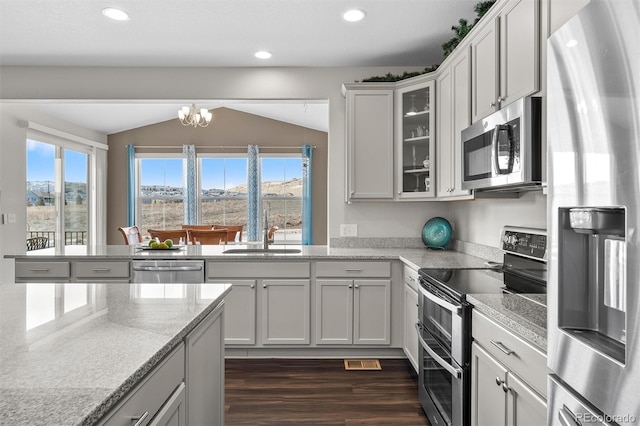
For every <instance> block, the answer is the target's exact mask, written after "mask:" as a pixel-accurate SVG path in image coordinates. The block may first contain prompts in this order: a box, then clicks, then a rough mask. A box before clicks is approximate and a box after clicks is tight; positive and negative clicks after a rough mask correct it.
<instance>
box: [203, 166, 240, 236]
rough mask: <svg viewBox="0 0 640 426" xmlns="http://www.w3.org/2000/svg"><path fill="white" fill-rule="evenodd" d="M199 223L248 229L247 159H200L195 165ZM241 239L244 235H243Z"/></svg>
mask: <svg viewBox="0 0 640 426" xmlns="http://www.w3.org/2000/svg"><path fill="white" fill-rule="evenodd" d="M198 167H199V171H200V173H199V179H198V181H199V186H200V191H199V194H200V202H199V203H198V205H199V207H200V211H199V213H198V217H199V222H200V223H202V224H211V225H242V226H245V227H246V225H247V159H246V157H242V158H240V157H219V156H218V157H209V156H207V157H201V158H200V159H199V161H198ZM242 235H243V236H246V233H244V232H243V234H242Z"/></svg>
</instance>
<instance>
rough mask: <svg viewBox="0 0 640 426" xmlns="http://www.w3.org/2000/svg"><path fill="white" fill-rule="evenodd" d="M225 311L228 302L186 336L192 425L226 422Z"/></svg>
mask: <svg viewBox="0 0 640 426" xmlns="http://www.w3.org/2000/svg"><path fill="white" fill-rule="evenodd" d="M231 293H233V290H232V291H231ZM231 293H230V294H231ZM223 312H224V302H223V304H221V305H219V306H218V307H217V308H216V309H215V310H214V311H213V312H212V313H210V314H209V315H208V316H207V318H205V319H204V320H203V321H202V322H201V323H200V324H199V325H198V326H197V327H196V328H195V329H194V330H193V331H192V332H191V333H189V335H188V336H187V338H186V339H185V346H186V352H187V353H186V358H187V360H186V361H187V362H186V373H185V375H186V378H187V424H189V425H194V426H195V425H210V426H223V425H224V345H223V344H222V342H223V336H224V322H225V318H224V315H223Z"/></svg>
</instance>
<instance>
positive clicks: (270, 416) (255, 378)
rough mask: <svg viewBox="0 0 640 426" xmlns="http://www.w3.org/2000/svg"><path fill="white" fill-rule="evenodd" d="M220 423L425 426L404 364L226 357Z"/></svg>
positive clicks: (414, 384)
mask: <svg viewBox="0 0 640 426" xmlns="http://www.w3.org/2000/svg"><path fill="white" fill-rule="evenodd" d="M225 362H226V379H225V385H226V387H225V425H226V426H234V425H273V426H275V425H278V426H280V425H304V426H308V425H309V426H310V425H345V426H347V425H363V424H369V425H411V426H422V425H426V426H428V425H429V422H428V420H427V418H426V416H425V415H424V413H423V411H422V408H421V407H420V403H419V402H418V389H417V377H416V376H415V374H414V373H413V371H412V370H410V369H411V366H410V365H409V363H408V361H406V360H401V359H394V360H386V359H381V360H380V364H381V365H382V370H378V371H346V370H345V369H344V362H343V360H341V359H334V360H300V359H295V360H293V359H259V360H256V359H251V360H250V359H227V360H226V361H225Z"/></svg>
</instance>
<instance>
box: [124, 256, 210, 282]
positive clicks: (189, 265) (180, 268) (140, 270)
mask: <svg viewBox="0 0 640 426" xmlns="http://www.w3.org/2000/svg"><path fill="white" fill-rule="evenodd" d="M132 276H133V282H134V283H184V284H189V283H192V284H193V283H195V284H197V283H204V282H205V281H204V261H203V260H134V261H133V274H132Z"/></svg>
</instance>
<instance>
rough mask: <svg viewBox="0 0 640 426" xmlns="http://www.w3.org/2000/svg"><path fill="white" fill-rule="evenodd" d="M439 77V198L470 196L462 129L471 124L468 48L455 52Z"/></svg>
mask: <svg viewBox="0 0 640 426" xmlns="http://www.w3.org/2000/svg"><path fill="white" fill-rule="evenodd" d="M454 55H455V56H453V57H452V58H450V60H449V64H448V65H447V66H446V67H445V68H443V69H442V70H440V74H439V76H438V86H437V88H438V93H439V96H438V103H437V105H438V150H437V153H438V162H437V172H438V179H437V183H438V185H437V188H438V192H437V194H438V198H439V199H443V198H454V199H471V198H473V195H472V193H471V191H469V190H463V189H462V141H461V131H462V130H463V129H464V128H466V127H468V126H469V124H471V121H470V120H471V111H470V109H471V103H470V61H469V48H468V47H466V48H463V49H461V50H460V51H457V52H456V53H455V54H454Z"/></svg>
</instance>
